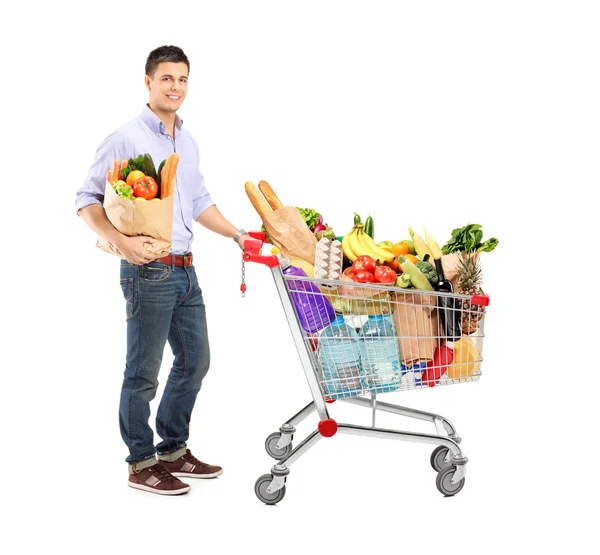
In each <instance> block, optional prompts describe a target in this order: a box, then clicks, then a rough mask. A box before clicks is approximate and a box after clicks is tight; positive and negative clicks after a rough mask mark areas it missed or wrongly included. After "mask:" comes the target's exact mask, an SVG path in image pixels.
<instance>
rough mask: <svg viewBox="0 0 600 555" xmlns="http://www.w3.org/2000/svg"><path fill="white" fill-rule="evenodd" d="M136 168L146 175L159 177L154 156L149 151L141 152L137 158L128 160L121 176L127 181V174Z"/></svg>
mask: <svg viewBox="0 0 600 555" xmlns="http://www.w3.org/2000/svg"><path fill="white" fill-rule="evenodd" d="M163 164H164V162H163ZM134 170H139V171H141V172H143V174H144V175H149V176H150V177H151V178H152V179H154V180H156V179H157V174H156V169H155V168H154V161H153V160H152V156H150V155H149V154H147V153H146V154H140V155H139V156H138V157H137V158H130V159H129V160H128V161H127V167H126V168H123V169H122V170H121V177H122V178H123V181H125V180H126V179H127V176H128V175H129V174H130V173H131V172H132V171H134Z"/></svg>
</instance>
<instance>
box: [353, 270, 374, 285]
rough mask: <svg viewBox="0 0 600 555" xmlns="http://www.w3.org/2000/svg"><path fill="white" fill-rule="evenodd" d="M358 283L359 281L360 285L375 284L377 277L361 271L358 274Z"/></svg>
mask: <svg viewBox="0 0 600 555" xmlns="http://www.w3.org/2000/svg"><path fill="white" fill-rule="evenodd" d="M356 281H358V283H373V282H374V281H375V276H374V275H373V274H372V273H371V272H367V271H366V270H361V271H360V272H358V273H357V274H356Z"/></svg>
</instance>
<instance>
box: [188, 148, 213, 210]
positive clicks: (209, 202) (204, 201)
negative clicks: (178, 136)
mask: <svg viewBox="0 0 600 555" xmlns="http://www.w3.org/2000/svg"><path fill="white" fill-rule="evenodd" d="M194 146H195V147H196V155H197V164H196V165H195V167H196V168H198V169H197V172H196V176H195V177H194V183H195V187H194V192H195V194H194V208H193V211H194V212H193V213H194V220H197V219H198V218H199V217H200V214H202V212H204V211H205V210H206V209H207V208H210V207H211V206H214V204H215V202H214V201H213V199H212V198H211V196H210V193H209V192H208V189H207V188H206V185H205V184H204V176H203V175H202V173H201V172H200V167H199V166H200V150H199V149H198V144H197V143H196V141H195V140H194Z"/></svg>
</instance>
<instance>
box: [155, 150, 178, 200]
mask: <svg viewBox="0 0 600 555" xmlns="http://www.w3.org/2000/svg"><path fill="white" fill-rule="evenodd" d="M178 163H179V154H177V153H176V152H174V153H173V154H170V155H169V157H168V158H167V161H166V163H165V166H164V168H163V170H162V172H161V175H160V198H161V199H163V198H167V197H168V196H169V195H172V194H173V192H174V191H175V175H176V173H177V165H178Z"/></svg>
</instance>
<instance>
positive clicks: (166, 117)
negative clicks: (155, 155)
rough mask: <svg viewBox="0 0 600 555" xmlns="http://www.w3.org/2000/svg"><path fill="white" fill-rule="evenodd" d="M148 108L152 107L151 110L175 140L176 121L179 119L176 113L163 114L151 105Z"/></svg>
mask: <svg viewBox="0 0 600 555" xmlns="http://www.w3.org/2000/svg"><path fill="white" fill-rule="evenodd" d="M148 106H149V107H150V110H152V111H153V112H154V113H155V114H156V115H157V116H158V119H160V121H162V122H163V123H164V124H165V127H166V128H167V133H169V135H171V137H173V138H175V119H176V117H177V114H176V112H163V111H161V110H158V109H156V108H155V107H153V106H152V105H150V104H149V105H148Z"/></svg>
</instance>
